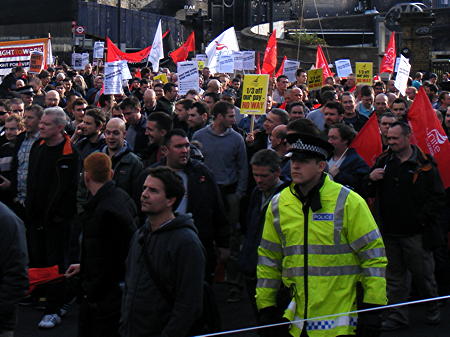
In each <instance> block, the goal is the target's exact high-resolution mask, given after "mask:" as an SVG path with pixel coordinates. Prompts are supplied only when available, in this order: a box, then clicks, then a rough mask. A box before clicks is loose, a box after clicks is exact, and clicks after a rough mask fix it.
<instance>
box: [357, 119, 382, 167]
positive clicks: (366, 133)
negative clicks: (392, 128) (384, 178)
mask: <svg viewBox="0 0 450 337" xmlns="http://www.w3.org/2000/svg"><path fill="white" fill-rule="evenodd" d="M350 147H352V148H354V149H355V150H356V152H358V154H359V155H360V156H361V157H362V159H364V161H365V162H366V163H367V165H369V166H370V167H372V166H373V165H374V164H375V161H376V159H377V157H378V156H379V155H380V154H381V153H382V152H383V143H382V142H381V135H380V127H379V126H378V119H377V114H375V113H374V114H372V116H370V118H369V120H368V121H367V122H366V124H364V126H363V127H362V129H361V130H360V131H359V132H358V134H357V135H356V137H355V139H353V142H352V143H351V144H350Z"/></svg>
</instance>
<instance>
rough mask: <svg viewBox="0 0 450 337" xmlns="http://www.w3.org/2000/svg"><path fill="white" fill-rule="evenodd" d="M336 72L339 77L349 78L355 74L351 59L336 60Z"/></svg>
mask: <svg viewBox="0 0 450 337" xmlns="http://www.w3.org/2000/svg"><path fill="white" fill-rule="evenodd" d="M334 63H335V64H336V72H337V75H338V76H339V77H348V76H349V75H350V74H353V70H352V64H351V63H350V60H349V59H342V60H336V61H335V62H334Z"/></svg>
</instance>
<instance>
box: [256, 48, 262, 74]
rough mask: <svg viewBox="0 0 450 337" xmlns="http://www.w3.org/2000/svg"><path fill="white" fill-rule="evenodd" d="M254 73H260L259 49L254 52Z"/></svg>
mask: <svg viewBox="0 0 450 337" xmlns="http://www.w3.org/2000/svg"><path fill="white" fill-rule="evenodd" d="M256 74H261V60H260V56H259V51H257V52H256Z"/></svg>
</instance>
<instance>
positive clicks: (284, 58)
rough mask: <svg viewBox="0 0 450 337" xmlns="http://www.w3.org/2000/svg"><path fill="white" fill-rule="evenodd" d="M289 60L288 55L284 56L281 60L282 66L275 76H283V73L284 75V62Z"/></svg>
mask: <svg viewBox="0 0 450 337" xmlns="http://www.w3.org/2000/svg"><path fill="white" fill-rule="evenodd" d="M286 60H287V57H286V56H285V57H283V61H281V66H280V68H278V71H277V73H276V74H275V77H278V76H281V75H283V72H284V62H285V61H286Z"/></svg>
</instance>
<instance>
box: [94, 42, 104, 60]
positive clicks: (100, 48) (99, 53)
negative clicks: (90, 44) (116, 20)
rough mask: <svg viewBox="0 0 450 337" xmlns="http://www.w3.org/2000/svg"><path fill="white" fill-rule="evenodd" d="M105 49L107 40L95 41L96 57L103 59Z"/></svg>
mask: <svg viewBox="0 0 450 337" xmlns="http://www.w3.org/2000/svg"><path fill="white" fill-rule="evenodd" d="M104 50H105V42H103V41H95V43H94V56H93V58H94V59H102V58H103V54H104Z"/></svg>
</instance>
